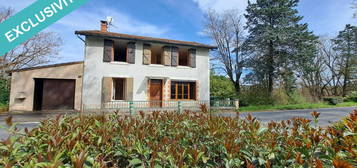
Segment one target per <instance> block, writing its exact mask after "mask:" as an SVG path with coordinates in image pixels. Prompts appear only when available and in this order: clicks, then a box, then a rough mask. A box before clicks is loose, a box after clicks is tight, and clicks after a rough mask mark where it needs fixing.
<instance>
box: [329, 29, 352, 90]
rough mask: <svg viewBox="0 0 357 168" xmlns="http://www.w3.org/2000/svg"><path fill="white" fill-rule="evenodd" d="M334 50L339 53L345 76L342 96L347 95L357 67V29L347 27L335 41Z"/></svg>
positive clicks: (340, 64) (342, 71)
mask: <svg viewBox="0 0 357 168" xmlns="http://www.w3.org/2000/svg"><path fill="white" fill-rule="evenodd" d="M333 41H334V43H335V47H334V49H335V50H336V51H338V52H339V57H340V59H339V62H338V64H339V66H340V67H341V73H342V75H343V83H342V96H346V95H347V88H348V86H349V85H350V83H351V80H352V78H353V77H354V76H355V73H356V71H355V70H356V67H357V27H356V26H352V25H349V24H348V25H346V27H345V29H344V30H342V31H340V32H339V34H338V36H337V37H336V38H335V39H333Z"/></svg>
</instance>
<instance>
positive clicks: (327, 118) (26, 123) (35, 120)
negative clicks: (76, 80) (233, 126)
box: [0, 107, 357, 140]
mask: <svg viewBox="0 0 357 168" xmlns="http://www.w3.org/2000/svg"><path fill="white" fill-rule="evenodd" d="M353 110H357V107H339V108H322V109H300V110H279V111H262V112H242V113H241V114H240V115H241V117H245V116H247V115H248V114H251V115H252V116H253V117H256V118H257V119H258V120H260V121H262V122H269V121H282V120H289V119H292V118H294V117H303V118H308V119H312V116H311V112H312V111H317V112H319V113H321V114H320V117H319V122H318V125H319V126H323V127H324V126H328V125H330V124H331V123H333V122H336V121H339V120H341V119H342V118H344V117H346V116H347V115H348V114H349V113H351V112H353ZM72 114H73V113H72ZM57 115H59V114H51V113H46V114H41V113H35V114H15V115H13V119H12V120H13V122H14V123H17V127H18V128H19V129H20V130H23V129H24V128H28V129H32V128H35V127H36V126H38V125H39V124H40V121H42V120H46V119H48V118H54V117H56V116H57ZM215 115H218V116H225V117H235V116H236V113H232V112H231V113H229V112H226V113H216V114H215ZM6 118H7V116H6V115H0V140H2V139H6V138H7V137H8V136H9V134H8V132H7V131H6V130H5V129H3V128H1V127H4V126H6V124H5V123H6V122H5V119H6Z"/></svg>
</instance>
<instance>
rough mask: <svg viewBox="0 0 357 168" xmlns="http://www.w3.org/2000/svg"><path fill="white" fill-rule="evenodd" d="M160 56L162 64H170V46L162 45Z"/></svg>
mask: <svg viewBox="0 0 357 168" xmlns="http://www.w3.org/2000/svg"><path fill="white" fill-rule="evenodd" d="M162 56H163V57H164V65H167V66H170V65H171V47H169V46H164V47H162Z"/></svg>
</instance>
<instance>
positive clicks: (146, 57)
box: [143, 44, 151, 65]
mask: <svg viewBox="0 0 357 168" xmlns="http://www.w3.org/2000/svg"><path fill="white" fill-rule="evenodd" d="M150 63H151V45H150V44H144V46H143V64H145V65H149V64H150Z"/></svg>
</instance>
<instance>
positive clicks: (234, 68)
mask: <svg viewBox="0 0 357 168" xmlns="http://www.w3.org/2000/svg"><path fill="white" fill-rule="evenodd" d="M204 32H205V34H206V35H208V36H209V37H210V38H211V39H212V40H213V41H214V42H215V43H216V45H217V47H218V50H217V51H216V52H215V53H214V54H213V59H212V60H213V61H215V62H217V63H218V64H217V66H218V67H215V68H218V69H219V70H223V72H225V75H227V76H228V77H229V79H230V81H231V82H232V83H233V84H234V87H235V90H236V91H237V93H238V94H239V93H240V91H241V82H240V80H241V77H242V73H243V69H244V66H245V60H246V57H245V55H243V54H242V52H241V51H242V44H243V42H244V28H243V22H242V16H241V15H240V14H239V12H238V11H237V10H228V11H225V12H223V13H222V14H219V13H217V12H215V11H214V10H209V11H208V12H207V14H206V25H205V29H204Z"/></svg>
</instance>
